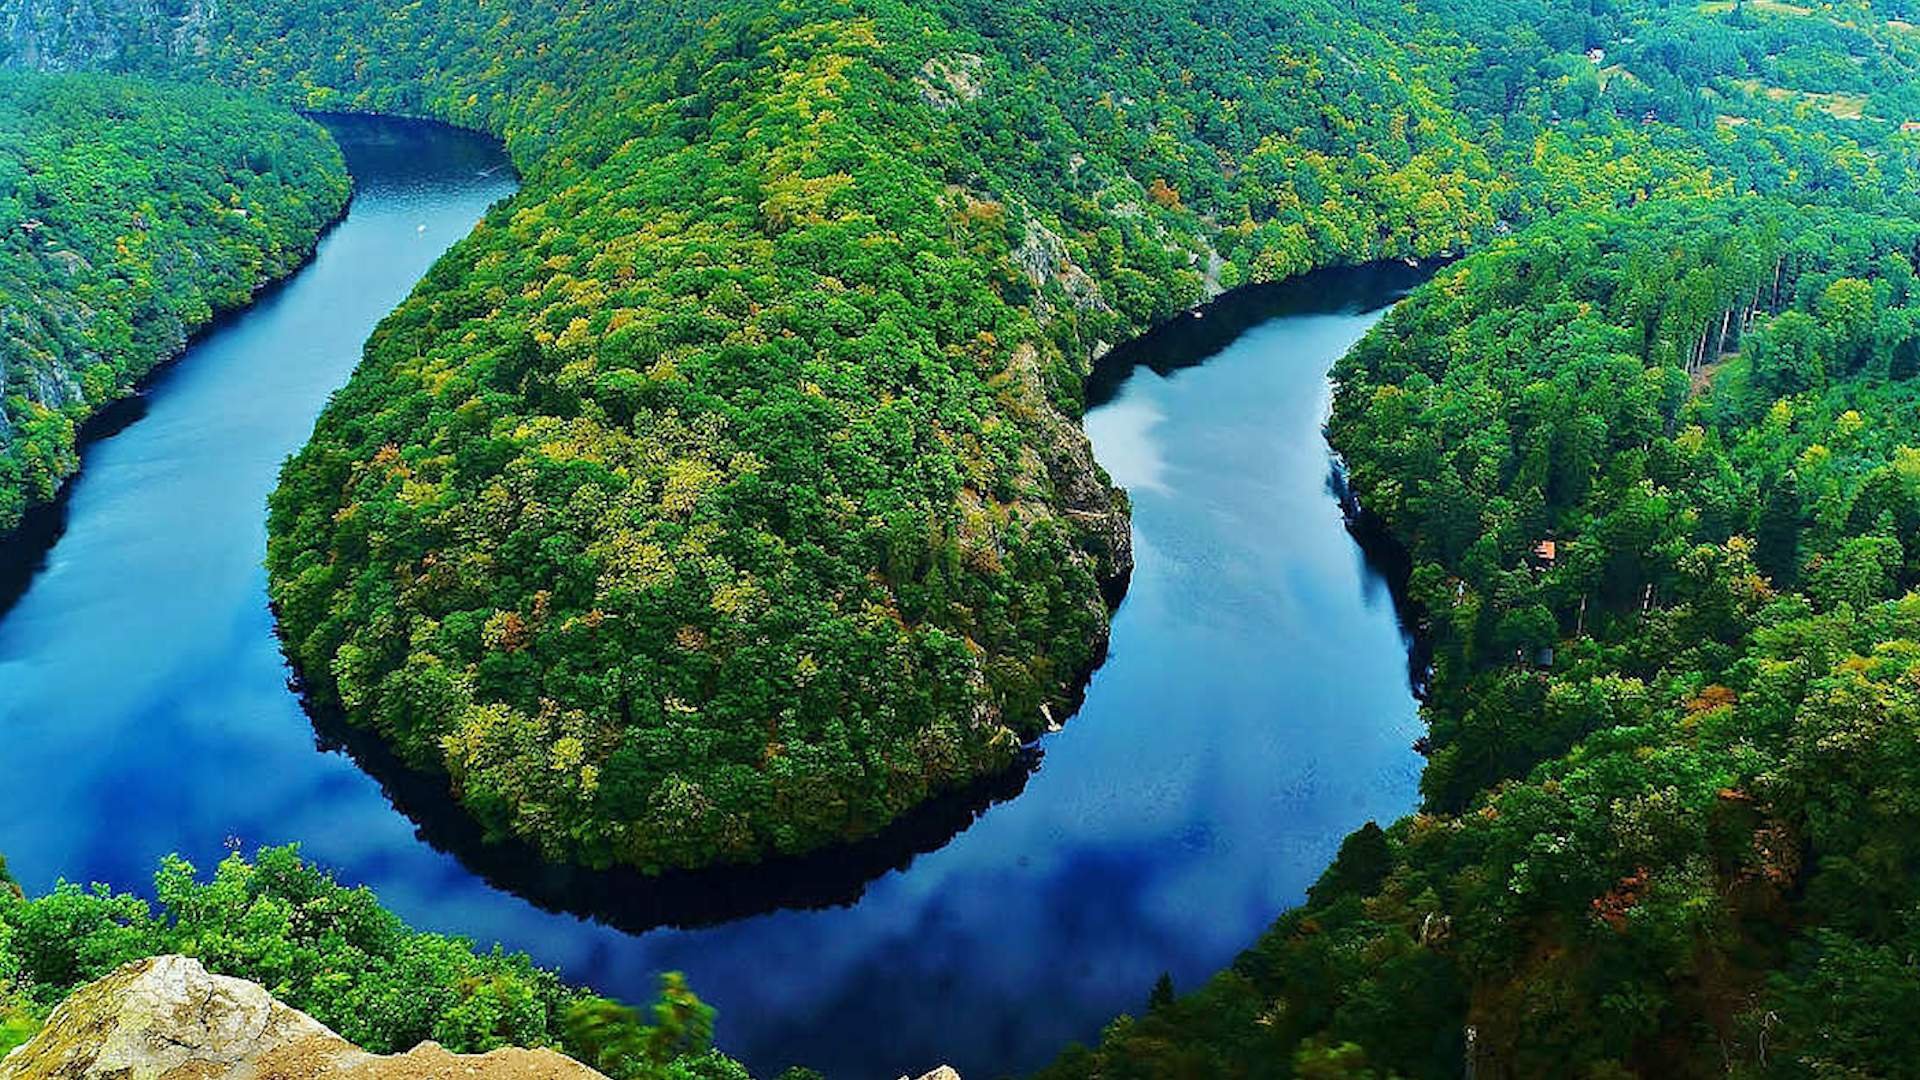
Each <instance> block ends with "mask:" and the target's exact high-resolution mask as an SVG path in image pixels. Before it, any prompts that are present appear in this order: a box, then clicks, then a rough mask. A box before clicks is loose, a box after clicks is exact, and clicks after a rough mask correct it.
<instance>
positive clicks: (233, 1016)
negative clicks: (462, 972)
mask: <svg viewBox="0 0 1920 1080" xmlns="http://www.w3.org/2000/svg"><path fill="white" fill-rule="evenodd" d="M455 1077H459V1078H461V1080H605V1078H604V1077H602V1076H601V1074H599V1073H597V1072H595V1071H593V1070H592V1069H589V1068H587V1067H586V1066H585V1065H582V1064H580V1063H579V1062H577V1061H574V1060H573V1059H571V1058H568V1057H565V1056H563V1055H560V1054H556V1053H554V1052H553V1051H551V1050H518V1049H504V1050H495V1051H492V1052H490V1053H486V1054H475V1055H463V1054H452V1053H449V1052H447V1051H446V1050H443V1049H441V1048H440V1047H439V1046H437V1045H435V1044H433V1043H430V1042H429V1043H421V1044H420V1045H419V1046H417V1047H415V1048H413V1049H412V1050H410V1051H408V1052H407V1053H404V1054H390V1055H379V1054H370V1053H368V1052H366V1051H365V1050H362V1049H360V1048H359V1047H357V1046H354V1045H353V1044H352V1043H350V1042H348V1041H346V1040H345V1039H343V1038H341V1037H340V1036H338V1035H336V1034H334V1033H333V1032H332V1031H330V1030H328V1028H327V1027H326V1026H325V1025H324V1024H321V1023H320V1022H319V1021H318V1020H315V1019H314V1018H312V1017H310V1016H308V1015H307V1014H305V1013H303V1012H300V1011H299V1010H298V1009H294V1008H291V1007H289V1006H287V1005H284V1004H282V1003H281V1002H279V1001H276V1000H275V999H274V998H273V996H272V995H271V994H269V993H267V991H266V990H265V989H263V988H262V987H260V986H258V985H256V984H254V983H250V982H246V981H244V980H241V979H232V978H227V977H226V976H223V975H212V974H209V973H208V972H207V970H206V969H205V968H203V967H201V966H200V962H199V961H198V960H193V959H189V958H188V957H184V956H157V957H153V958H151V959H147V960H139V961H135V962H134V963H131V964H128V965H127V966H125V967H123V968H121V969H120V970H118V971H116V972H114V973H113V974H111V975H108V976H107V977H105V978H103V979H100V980H99V981H97V982H94V983H91V984H89V985H87V986H85V987H82V988H81V989H79V990H77V991H75V992H74V994H73V996H72V997H69V998H68V999H67V1000H66V1002H65V1003H64V1004H62V1005H61V1006H60V1007H59V1008H58V1009H55V1010H54V1013H53V1015H52V1016H51V1017H48V1019H47V1023H46V1026H44V1027H43V1028H41V1030H40V1032H39V1034H37V1035H35V1036H34V1037H33V1038H32V1039H31V1040H29V1041H28V1042H27V1043H26V1044H25V1045H23V1046H21V1047H19V1048H18V1049H16V1050H15V1051H14V1052H13V1053H11V1054H9V1055H7V1057H6V1059H5V1060H4V1061H0V1080H323V1078H324V1080H453V1078H455Z"/></svg>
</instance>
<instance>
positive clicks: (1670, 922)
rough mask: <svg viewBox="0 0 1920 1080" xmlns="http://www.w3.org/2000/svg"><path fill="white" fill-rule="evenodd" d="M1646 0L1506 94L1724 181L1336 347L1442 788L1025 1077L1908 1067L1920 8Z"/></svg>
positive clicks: (1508, 255)
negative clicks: (1635, 127)
mask: <svg viewBox="0 0 1920 1080" xmlns="http://www.w3.org/2000/svg"><path fill="white" fill-rule="evenodd" d="M1628 14H1634V17H1633V18H1625V19H1623V18H1620V17H1619V16H1618V14H1616V15H1615V16H1614V17H1612V18H1609V19H1606V20H1592V21H1587V22H1586V24H1585V25H1586V29H1585V31H1584V33H1583V34H1582V35H1579V36H1575V37H1574V38H1573V39H1572V40H1573V41H1574V42H1575V43H1579V42H1580V41H1581V40H1582V38H1584V41H1585V42H1586V43H1588V44H1589V47H1595V48H1603V49H1604V52H1603V54H1602V55H1601V56H1599V57H1593V58H1584V59H1581V60H1576V59H1575V58H1573V57H1568V58H1567V59H1566V61H1565V67H1566V70H1568V71H1569V72H1571V74H1572V77H1570V78H1567V79H1565V80H1561V81H1555V82H1554V83H1552V84H1551V86H1550V89H1549V92H1548V93H1546V94H1545V95H1543V96H1542V97H1540V98H1539V99H1537V100H1536V102H1535V103H1534V104H1532V105H1531V106H1529V105H1528V104H1526V103H1525V102H1524V101H1523V100H1522V101H1515V100H1514V99H1511V98H1509V99H1508V103H1507V105H1506V108H1507V109H1509V110H1510V112H1509V113H1508V114H1507V116H1506V121H1505V122H1506V124H1507V126H1509V127H1512V126H1514V125H1515V123H1516V122H1517V121H1520V120H1521V119H1522V118H1523V117H1524V116H1525V115H1527V114H1528V113H1529V112H1531V113H1532V114H1533V115H1536V116H1538V115H1541V114H1545V120H1546V126H1547V127H1548V128H1550V129H1554V134H1549V135H1546V136H1544V137H1545V138H1565V137H1576V136H1575V133H1579V134H1578V136H1577V137H1579V138H1583V139H1584V138H1589V137H1591V136H1590V135H1588V134H1587V133H1586V131H1585V130H1583V129H1587V128H1588V126H1589V125H1590V123H1591V118H1592V117H1593V116H1594V115H1595V114H1596V112H1597V111H1601V110H1604V111H1606V112H1609V113H1614V114H1616V115H1617V114H1618V113H1620V112H1626V113H1627V114H1629V115H1631V114H1633V113H1634V112H1638V113H1639V123H1640V126H1641V127H1642V129H1643V130H1647V131H1649V132H1650V133H1652V135H1653V145H1654V146H1656V147H1660V148H1662V149H1663V150H1667V151H1671V152H1676V153H1679V154H1682V155H1683V156H1688V157H1693V158H1695V159H1696V160H1698V161H1699V162H1701V163H1702V165H1703V166H1704V168H1702V170H1701V172H1700V175H1701V177H1702V178H1703V179H1704V180H1706V181H1707V182H1705V183H1703V184H1702V185H1701V189H1700V190H1699V191H1698V192H1695V193H1691V194H1670V195H1669V196H1668V197H1666V198H1662V199H1657V200H1649V201H1647V202H1645V203H1644V204H1639V205H1635V206H1632V207H1631V208H1629V209H1625V210H1600V209H1584V210H1582V209H1576V210H1573V211H1571V212H1566V213H1559V214H1555V215H1553V216H1550V217H1548V218H1547V219H1546V220H1543V221H1541V222H1540V223H1538V224H1536V225H1534V226H1532V227H1530V228H1527V229H1525V230H1522V231H1520V232H1518V233H1516V234H1515V235H1514V236H1512V237H1511V238H1508V239H1503V240H1500V241H1496V242H1494V243H1492V244H1489V245H1487V246H1486V248H1485V250H1483V251H1481V252H1480V253H1478V254H1475V255H1473V256H1471V257H1469V258H1468V259H1466V260H1465V261H1464V262H1463V263H1461V264H1460V265H1459V266H1457V267H1454V268H1451V269H1449V270H1447V271H1445V272H1443V273H1442V274H1441V275H1440V276H1439V277H1438V278H1437V279H1436V280H1435V281H1434V282H1433V283H1431V284H1430V285H1429V286H1427V287H1424V288H1423V289H1421V290H1419V291H1417V292H1416V293H1415V294H1414V296H1413V297H1411V298H1410V299H1409V300H1408V301H1407V302H1406V303H1404V304H1403V305H1402V306H1401V307H1400V308H1399V309H1397V310H1396V311H1395V312H1394V313H1393V314H1392V315H1390V316H1389V317H1388V319H1387V320H1386V321H1385V322H1384V323H1383V324H1382V325H1381V326H1380V328H1379V329H1378V330H1376V331H1375V332H1374V333H1373V334H1371V335H1370V336H1369V337H1368V338H1367V339H1366V341H1365V342H1364V343H1363V344H1362V345H1361V346H1360V347H1359V348H1358V349H1356V350H1355V351H1354V353H1353V354H1351V355H1350V356H1349V357H1347V358H1346V359H1345V360H1344V361H1343V362H1342V363H1341V364H1340V365H1339V367H1338V368H1337V370H1336V382H1337V393H1336V399H1335V408H1334V416H1333V420H1332V423H1331V426H1330V434H1331V437H1332V439H1333V441H1334V443H1335V445H1336V447H1338V448H1339V449H1340V451H1341V452H1342V453H1343V454H1344V455H1345V457H1346V459H1347V461H1348V463H1349V465H1350V469H1351V480H1352V483H1353V487H1354V489H1355V491H1356V492H1357V493H1358V495H1359V498H1360V499H1361V501H1362V503H1363V504H1364V506H1365V507H1366V508H1367V511H1368V514H1369V515H1370V517H1371V518H1372V521H1373V523H1374V524H1377V525H1378V526H1379V527H1382V528H1384V529H1385V530H1386V531H1387V532H1388V533H1389V534H1390V535H1392V536H1393V537H1394V538H1396V539H1397V540H1399V541H1400V542H1401V543H1402V544H1403V545H1405V546H1406V547H1407V549H1408V551H1409V553H1410V555H1411V556H1412V563H1413V573H1412V581H1411V591H1412V594H1413V597H1414V599H1415V601H1416V602H1417V603H1418V605H1419V606H1420V608H1421V610H1422V611H1423V617H1422V628H1423V631H1424V633H1425V635H1426V636H1427V638H1428V639H1429V644H1430V646H1431V648H1432V650H1433V657H1434V665H1435V666H1434V671H1433V673H1432V678H1431V693H1430V697H1429V700H1428V701H1427V703H1426V706H1425V710H1424V711H1425V717H1426V720H1427V722H1428V725H1429V728H1430V735H1429V738H1428V739H1427V740H1426V742H1427V747H1426V749H1427V751H1428V753H1429V754H1430V758H1431V760H1430V762H1429V765H1428V767H1427V770H1426V772H1425V774H1424V778H1423V793H1424V802H1425V805H1424V807H1423V808H1422V810H1421V812H1420V813H1418V814H1416V815H1414V816H1412V817H1410V818H1408V819H1405V820H1403V821H1401V822H1398V823H1396V824H1394V825H1393V826H1392V827H1390V828H1388V829H1385V830H1381V829H1378V828H1375V827H1373V826H1369V827H1368V828H1366V829H1364V830H1362V831H1361V832H1359V833H1356V834H1354V836H1352V837H1351V838H1349V840H1348V841H1347V843H1346V844H1345V845H1344V847H1343V848H1342V851H1341V854H1340V857H1339V859H1338V860H1337V861H1336V862H1335V864H1334V866H1333V867H1332V868H1331V869H1330V870H1329V871H1328V873H1327V874H1326V876H1325V877H1324V878H1323V879H1322V880H1321V882H1320V883H1319V885H1318V886H1317V887H1316V888H1315V889H1314V890H1312V894H1311V898H1310V901H1309V903H1308V904H1307V905H1306V906H1305V907H1304V908H1302V909H1299V910H1297V911H1294V912H1290V913H1288V914H1287V915H1285V916H1284V917H1283V918H1282V919H1281V920H1280V921H1279V923H1278V924H1277V925H1276V926H1275V928H1274V929H1273V931H1272V932H1271V933H1269V934H1268V935H1267V936H1266V937H1265V938H1264V939H1263V940H1262V941H1261V942H1260V943H1258V944H1257V945H1256V946H1255V947H1254V948H1253V949H1251V950H1249V951H1248V952H1247V953H1246V954H1244V955H1243V956H1242V957H1241V958H1240V960H1239V961H1238V962H1237V963H1236V964H1235V965H1234V967H1233V968H1232V970H1230V971H1229V972H1227V973H1224V974H1222V975H1221V976H1219V977H1218V978H1216V979H1215V980H1213V981H1212V982H1211V983H1210V984H1208V985H1207V986H1206V987H1205V988H1203V989H1202V990H1200V991H1199V992H1197V993H1195V994H1193V995H1191V996H1189V997H1187V998H1183V999H1179V1000H1171V999H1165V998H1163V999H1160V1000H1157V1001H1156V1002H1154V1003H1152V1004H1151V1005H1150V1007H1149V1008H1148V1009H1147V1010H1146V1011H1145V1012H1144V1013H1143V1014H1142V1015H1141V1016H1139V1017H1137V1018H1130V1019H1123V1020H1121V1021H1119V1022H1117V1023H1116V1024H1115V1025H1114V1026H1113V1027H1111V1028H1110V1029H1109V1031H1108V1032H1107V1033H1106V1037H1105V1038H1104V1040H1103V1041H1102V1043H1101V1045H1099V1046H1098V1047H1096V1048H1094V1049H1092V1050H1075V1051H1073V1052H1071V1053H1069V1054H1068V1055H1066V1056H1065V1057H1064V1058H1063V1059H1062V1060H1061V1061H1060V1062H1059V1063H1057V1064H1056V1065H1055V1066H1054V1067H1053V1068H1052V1069H1051V1070H1049V1072H1048V1075H1049V1076H1053V1077H1079V1076H1100V1077H1108V1078H1112V1077H1128V1076H1168V1075H1192V1076H1202V1075H1269V1074H1278V1075H1290V1074H1300V1075H1340V1076H1387V1075H1430V1076H1448V1075H1458V1074H1459V1073H1460V1072H1461V1070H1462V1069H1463V1067H1464V1068H1465V1069H1467V1070H1468V1071H1470V1072H1471V1073H1472V1074H1473V1075H1476V1076H1536V1075H1580V1076H1611V1075H1628V1074H1637V1075H1668V1076H1675V1075H1701V1076H1705V1075H1726V1074H1728V1073H1732V1074H1735V1075H1785V1076H1867V1075H1902V1074H1903V1072H1904V1070H1906V1069H1909V1068H1910V1067H1911V1066H1910V1065H1909V1064H1908V1063H1910V1062H1912V1061H1913V1060H1914V1059H1915V1049H1916V1047H1915V1045H1914V1043H1913V1039H1914V1036H1913V1032H1912V1027H1911V1025H1910V1024H1909V1023H1907V1022H1906V1021H1905V1019H1904V1017H1905V1016H1906V1015H1907V1013H1908V1012H1909V1011H1910V1009H1909V1003H1910V1002H1911V1001H1912V1000H1913V994H1914V990H1915V987H1916V986H1920V977H1917V976H1916V973H1915V971H1914V968H1913V966H1912V965H1913V961H1912V956H1913V946H1914V939H1913V932H1914V926H1915V923H1914V919H1915V916H1916V913H1920V891H1916V889H1915V886H1914V881H1915V876H1914V870H1915V868H1916V865H1920V862H1917V860H1916V852H1915V851H1913V850H1911V848H1912V845H1911V844H1910V843H1909V841H1908V839H1907V837H1908V836H1909V835H1910V834H1911V833H1912V831H1913V830H1912V823H1911V821H1910V820H1909V818H1910V813H1911V812H1910V809H1909V808H1910V806H1911V804H1912V801H1913V800H1912V794H1911V792H1912V790H1913V786H1914V779H1915V778H1914V777H1913V776H1912V763H1913V761H1914V760H1915V749H1916V747H1915V743H1914V739H1915V733H1916V732H1920V711H1916V708H1915V702H1914V701H1913V699H1912V694H1911V686H1912V681H1913V678H1914V675H1915V671H1916V669H1915V668H1914V666H1913V654H1914V650H1915V644H1914V642H1915V640H1916V632H1917V631H1920V624H1916V623H1915V618H1916V615H1920V607H1916V604H1917V603H1920V601H1916V599H1915V597H1914V595H1913V594H1912V593H1911V592H1910V590H1911V589H1913V588H1914V587H1915V585H1916V584H1920V577H1917V576H1916V569H1917V568H1920V562H1916V561H1915V559H1914V557H1913V553H1912V552H1911V551H1910V550H1909V549H1910V547H1911V545H1912V543H1913V540H1912V537H1913V536H1914V528H1915V525H1916V524H1920V512H1917V511H1916V507H1917V506H1920V503H1916V502H1915V499H1916V498H1920V486H1916V477H1920V471H1916V464H1915V458H1916V453H1920V451H1916V450H1915V449H1914V446H1916V445H1920V398H1917V397H1916V387H1917V386H1920V383H1916V382H1915V381H1914V377H1915V375H1916V373H1920V362H1917V361H1916V358H1917V357H1920V351H1917V349H1920V337H1916V328H1920V308H1916V307H1915V306H1914V305H1915V303H1916V297H1915V292H1914V266H1915V264H1916V260H1920V223H1916V221H1915V219H1914V217H1912V216H1911V215H1912V213H1913V210H1914V204H1913V201H1912V195H1911V190H1910V181H1909V180H1908V177H1909V176H1910V175H1911V170H1912V167H1913V164H1914V160H1915V158H1914V152H1915V143H1914V142H1913V138H1914V136H1913V133H1912V131H1911V130H1903V124H1904V123H1905V120H1906V119H1907V118H1908V117H1910V116H1911V115H1912V114H1911V112H1909V110H1910V109H1912V108H1913V107H1914V99H1913V96H1912V88H1913V85H1914V82H1913V77H1914V71H1913V64H1914V60H1915V58H1914V54H1913V53H1912V51H1911V44H1910V42H1909V40H1908V38H1907V35H1908V34H1909V33H1910V31H1909V30H1908V29H1907V28H1905V27H1904V25H1902V24H1898V23H1882V22H1879V21H1878V20H1877V19H1875V18H1873V16H1872V15H1871V14H1870V13H1868V12H1866V11H1864V10H1862V9H1847V10H1845V11H1844V12H1843V11H1838V10H1834V9H1818V10H1816V9H1811V8H1798V7H1789V6H1788V5H1752V4H1749V5H1744V6H1742V7H1740V8H1738V9H1727V10H1723V9H1719V8H1714V7H1711V6H1709V7H1704V8H1702V9H1700V10H1698V11H1691V10H1689V11H1677V12H1675V11H1669V12H1657V11H1648V12H1645V13H1638V14H1635V13H1631V12H1629V13H1628ZM1490 40H1497V38H1496V39H1490ZM1509 40H1510V41H1511V39H1509ZM1491 55H1493V56H1500V55H1502V54H1501V53H1500V52H1497V51H1496V52H1493V53H1491ZM1616 58H1618V59H1619V60H1620V61H1621V64H1620V66H1619V67H1617V68H1615V67H1613V66H1612V64H1613V63H1614V61H1615V60H1616ZM1583 65H1584V66H1583ZM1510 66H1511V65H1510V64H1508V63H1504V62H1502V63H1493V64H1489V65H1488V66H1487V68H1486V70H1487V71H1488V72H1489V73H1491V74H1492V76H1493V77H1495V78H1498V77H1499V73H1500V72H1501V71H1503V70H1506V69H1509V68H1510ZM1623 84H1624V85H1625V86H1626V87H1627V90H1626V92H1625V93H1624V94H1622V95H1621V96H1620V97H1619V98H1618V100H1617V102H1615V101H1614V100H1613V99H1615V95H1616V93H1618V92H1619V91H1618V88H1620V87H1621V86H1622V85H1623ZM1602 86H1604V87H1605V90H1604V91H1602V90H1601V87H1602ZM1466 96H1467V95H1466V94H1465V93H1464V92H1463V98H1464V97H1466ZM1516 106H1517V107H1516ZM1608 122H1611V121H1608ZM1682 136H1684V137H1685V138H1686V140H1687V142H1686V143H1682V142H1680V137H1682ZM1535 145H1536V146H1538V145H1540V144H1539V141H1538V140H1537V139H1536V142H1535ZM1632 164H1633V163H1632V162H1630V161H1628V160H1626V159H1617V160H1616V162H1615V165H1616V166H1617V167H1621V168H1630V167H1631V166H1632ZM1519 175H1524V174H1519ZM1588 205H1589V206H1591V205H1592V204H1591V203H1589V204H1588Z"/></svg>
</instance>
